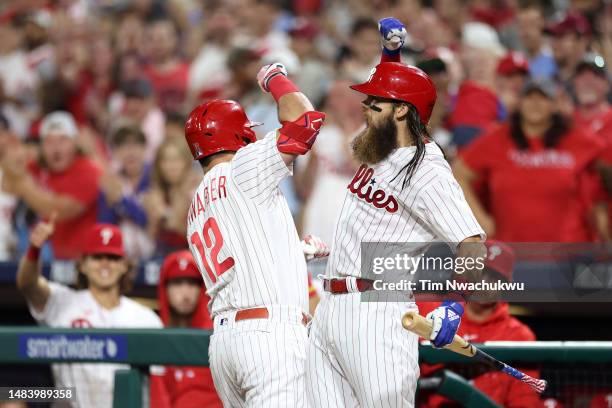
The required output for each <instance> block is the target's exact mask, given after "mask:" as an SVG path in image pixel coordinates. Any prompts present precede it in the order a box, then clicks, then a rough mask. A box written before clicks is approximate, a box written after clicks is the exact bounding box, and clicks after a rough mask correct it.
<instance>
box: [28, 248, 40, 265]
mask: <svg viewBox="0 0 612 408" xmlns="http://www.w3.org/2000/svg"><path fill="white" fill-rule="evenodd" d="M39 256H40V248H38V247H36V246H34V245H30V246H29V247H28V250H27V251H26V255H25V257H26V259H27V260H28V261H30V262H38V257H39Z"/></svg>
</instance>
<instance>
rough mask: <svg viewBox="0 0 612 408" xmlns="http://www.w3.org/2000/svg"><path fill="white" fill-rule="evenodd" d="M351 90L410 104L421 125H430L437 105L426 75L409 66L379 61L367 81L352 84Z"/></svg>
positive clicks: (430, 82)
mask: <svg viewBox="0 0 612 408" xmlns="http://www.w3.org/2000/svg"><path fill="white" fill-rule="evenodd" d="M351 89H354V90H355V91H357V92H361V93H363V94H366V95H371V96H377V97H379V98H386V99H396V100H398V101H402V102H408V103H410V104H411V105H413V106H414V107H415V108H416V110H417V112H418V113H419V116H420V117H421V122H423V123H425V124H426V123H427V122H429V117H430V116H431V111H432V109H433V107H434V104H435V103H436V88H435V86H434V84H433V82H432V81H431V79H430V78H429V76H428V75H427V74H426V73H425V72H423V71H421V70H420V69H418V68H417V67H413V66H410V65H404V64H402V63H399V62H381V63H380V64H378V65H377V66H376V67H374V68H373V69H372V72H371V73H370V77H369V78H368V80H367V82H365V83H363V84H359V85H352V86H351Z"/></svg>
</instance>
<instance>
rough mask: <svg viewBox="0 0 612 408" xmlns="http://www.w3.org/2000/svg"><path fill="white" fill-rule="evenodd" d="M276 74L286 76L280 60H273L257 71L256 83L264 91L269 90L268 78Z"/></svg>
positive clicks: (285, 70)
mask: <svg viewBox="0 0 612 408" xmlns="http://www.w3.org/2000/svg"><path fill="white" fill-rule="evenodd" d="M277 75H284V76H287V69H286V68H285V66H284V65H283V64H281V63H280V62H275V63H273V64H269V65H264V66H263V67H261V69H260V70H259V73H257V83H258V84H259V87H260V88H261V90H262V91H264V92H270V88H269V87H268V84H269V83H270V80H271V79H272V78H274V77H275V76H277Z"/></svg>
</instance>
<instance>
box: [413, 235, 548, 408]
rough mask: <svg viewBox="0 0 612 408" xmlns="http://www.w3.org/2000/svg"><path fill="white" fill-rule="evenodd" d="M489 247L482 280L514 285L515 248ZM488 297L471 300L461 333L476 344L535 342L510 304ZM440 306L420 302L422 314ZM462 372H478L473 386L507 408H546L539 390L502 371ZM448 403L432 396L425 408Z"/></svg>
mask: <svg viewBox="0 0 612 408" xmlns="http://www.w3.org/2000/svg"><path fill="white" fill-rule="evenodd" d="M485 245H486V247H487V258H486V261H485V269H484V270H483V276H482V279H483V280H485V281H488V282H497V281H506V282H511V281H512V274H513V269H514V263H515V255H514V251H513V250H512V248H511V247H509V246H508V245H506V244H504V243H502V242H499V241H495V240H489V241H487V242H486V244H485ZM487 297H491V299H490V300H489V301H483V302H475V301H469V302H467V303H466V304H465V315H464V316H463V320H462V322H461V326H460V327H459V330H458V332H457V334H459V335H461V336H463V337H464V338H465V339H466V340H468V341H470V342H474V343H483V342H485V341H501V340H504V341H535V335H534V334H533V332H532V331H531V329H530V328H529V327H528V326H526V325H525V324H523V323H521V322H520V321H519V320H518V319H516V318H515V317H512V316H511V315H510V313H509V311H508V309H509V308H508V304H507V303H505V302H500V301H497V300H494V298H496V297H497V296H496V294H495V293H491V294H487ZM436 306H437V304H436V303H433V302H427V303H419V312H420V313H426V312H427V311H428V310H431V309H432V308H434V307H436ZM441 368H444V367H443V366H442V365H435V366H430V365H427V364H422V366H421V375H422V376H430V375H432V374H433V373H434V372H435V371H437V370H439V369H441ZM453 368H454V367H453ZM471 368H473V367H471ZM458 370H459V371H460V374H462V375H466V376H467V375H469V374H470V372H471V373H472V376H473V375H474V374H473V373H474V372H477V373H478V374H477V375H476V376H475V378H470V379H472V380H473V382H472V383H473V385H474V386H475V387H476V388H478V389H479V390H480V391H482V392H483V393H484V394H486V395H488V396H489V397H490V398H491V399H493V401H495V402H496V403H497V404H500V405H501V406H503V407H513V408H520V407H524V408H535V407H543V405H542V401H541V400H540V397H539V395H538V394H537V393H536V391H534V390H533V389H532V388H531V387H529V386H528V385H526V384H524V383H522V382H521V381H518V380H516V379H514V378H512V377H510V376H508V375H506V374H504V373H502V372H499V371H490V369H487V370H484V371H483V370H474V369H473V370H471V371H470V372H468V373H465V374H464V373H462V372H461V368H458ZM523 371H524V372H525V373H527V374H529V375H531V376H533V377H539V375H538V373H537V372H536V371H535V370H523ZM447 402H448V400H447V399H445V398H443V397H440V396H438V395H431V396H429V397H428V398H427V403H426V404H424V407H426V408H434V407H440V406H443V405H444V403H447ZM444 406H445V405H444Z"/></svg>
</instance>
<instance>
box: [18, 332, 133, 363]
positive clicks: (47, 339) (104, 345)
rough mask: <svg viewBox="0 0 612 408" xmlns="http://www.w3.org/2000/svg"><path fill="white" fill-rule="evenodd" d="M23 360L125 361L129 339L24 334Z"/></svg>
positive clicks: (21, 344) (21, 352)
mask: <svg viewBox="0 0 612 408" xmlns="http://www.w3.org/2000/svg"><path fill="white" fill-rule="evenodd" d="M19 357H21V358H24V359H56V360H88V361H92V360H94V361H122V360H125V358H126V357H127V338H126V337H125V336H120V335H119V336H117V335H115V336H109V335H101V334H27V333H26V334H22V335H20V336H19Z"/></svg>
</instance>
